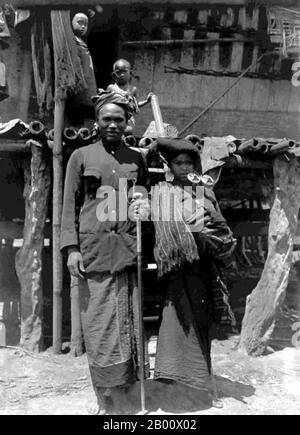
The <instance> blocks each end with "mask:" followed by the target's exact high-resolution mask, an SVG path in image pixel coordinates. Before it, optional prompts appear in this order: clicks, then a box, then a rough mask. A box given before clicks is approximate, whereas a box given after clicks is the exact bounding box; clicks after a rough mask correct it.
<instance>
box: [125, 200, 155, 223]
mask: <svg viewBox="0 0 300 435" xmlns="http://www.w3.org/2000/svg"><path fill="white" fill-rule="evenodd" d="M149 212H150V206H149V202H148V199H137V200H135V201H133V202H132V203H131V204H130V206H129V208H128V217H129V219H130V220H132V221H137V220H141V221H142V220H143V221H145V220H147V219H148V216H149Z"/></svg>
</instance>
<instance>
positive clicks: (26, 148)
mask: <svg viewBox="0 0 300 435" xmlns="http://www.w3.org/2000/svg"><path fill="white" fill-rule="evenodd" d="M30 150H31V143H30V142H28V141H25V140H12V139H1V138H0V153H1V154H2V153H5V154H7V153H30Z"/></svg>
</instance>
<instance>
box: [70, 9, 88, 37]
mask: <svg viewBox="0 0 300 435" xmlns="http://www.w3.org/2000/svg"><path fill="white" fill-rule="evenodd" d="M72 25H73V30H74V33H75V35H76V36H79V37H81V38H82V37H83V36H85V35H86V33H87V30H88V25H89V21H88V17H87V16H86V15H84V14H76V15H75V16H74V18H73V20H72Z"/></svg>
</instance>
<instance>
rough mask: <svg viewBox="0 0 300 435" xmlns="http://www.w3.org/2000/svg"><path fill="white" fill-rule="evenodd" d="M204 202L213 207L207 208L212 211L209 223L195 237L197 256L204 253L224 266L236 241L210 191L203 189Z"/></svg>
mask: <svg viewBox="0 0 300 435" xmlns="http://www.w3.org/2000/svg"><path fill="white" fill-rule="evenodd" d="M205 201H206V202H207V204H210V205H211V204H212V205H213V207H211V206H210V207H209V208H210V209H211V210H213V211H212V212H211V214H210V217H211V220H210V222H209V223H208V224H207V225H206V226H205V227H204V228H203V230H202V231H201V232H199V233H197V234H196V235H195V239H196V242H197V246H198V250H199V254H200V253H202V254H203V253H205V254H206V255H208V256H210V257H212V258H213V259H214V260H218V261H221V262H223V263H224V264H226V263H227V261H228V258H230V256H231V254H232V252H233V250H234V248H235V245H236V239H235V238H234V237H233V233H232V231H231V229H230V227H229V226H228V224H227V222H226V220H225V218H224V217H223V215H222V213H221V210H220V206H219V204H218V202H217V200H216V197H215V194H214V192H213V191H212V189H205Z"/></svg>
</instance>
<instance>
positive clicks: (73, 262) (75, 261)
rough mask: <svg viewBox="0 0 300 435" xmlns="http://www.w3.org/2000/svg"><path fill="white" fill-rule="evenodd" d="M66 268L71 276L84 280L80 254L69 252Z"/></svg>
mask: <svg viewBox="0 0 300 435" xmlns="http://www.w3.org/2000/svg"><path fill="white" fill-rule="evenodd" d="M67 266H68V269H69V272H70V274H71V275H72V276H75V277H76V278H84V276H83V273H84V272H85V269H84V266H83V259H82V255H81V253H80V252H78V251H77V252H71V253H70V254H69V257H68V263H67ZM82 272H83V273H82Z"/></svg>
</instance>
